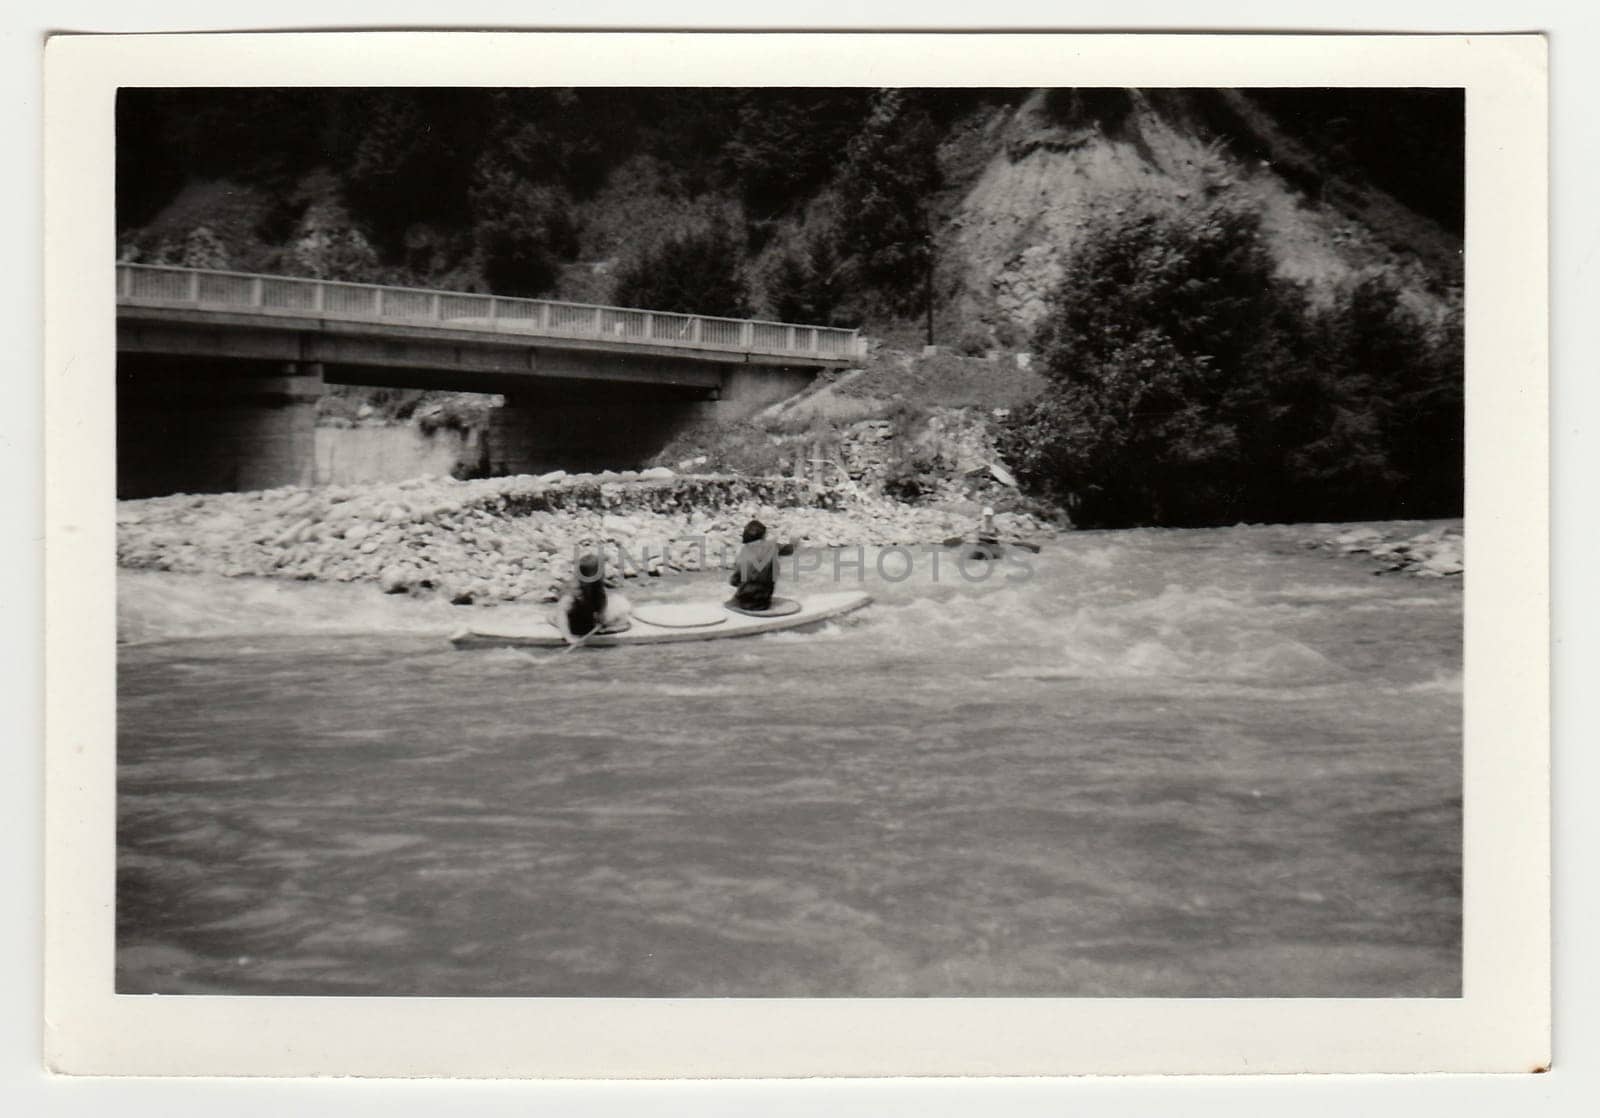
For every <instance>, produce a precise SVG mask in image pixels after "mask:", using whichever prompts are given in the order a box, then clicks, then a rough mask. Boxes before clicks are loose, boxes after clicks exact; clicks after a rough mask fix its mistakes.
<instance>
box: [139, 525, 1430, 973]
mask: <svg viewBox="0 0 1600 1118" xmlns="http://www.w3.org/2000/svg"><path fill="white" fill-rule="evenodd" d="M1419 527H1420V526H1419ZM1318 534H1319V533H1318V531H1317V530H1316V529H1314V528H1308V527H1305V526H1301V527H1297V528H1233V529H1218V530H1206V531H1160V530H1140V531H1129V532H1116V533H1091V532H1080V533H1073V534H1070V535H1067V536H1064V537H1062V538H1061V539H1060V540H1058V541H1057V542H1055V543H1052V544H1051V545H1050V546H1048V547H1047V548H1046V550H1045V551H1044V552H1043V553H1042V554H1041V555H1039V556H1037V557H1034V558H1033V559H1032V568H1033V577H1031V578H1020V577H1015V576H1018V575H1020V573H1021V572H1020V571H1019V570H1017V569H1016V568H1008V567H1005V566H999V565H996V569H995V572H994V574H993V576H992V577H991V578H990V579H989V580H987V581H985V582H981V583H969V582H967V581H965V580H964V579H963V578H961V577H960V575H959V574H958V573H957V572H956V571H955V570H954V569H953V567H952V566H951V565H950V563H949V560H948V559H946V560H945V562H944V565H943V566H942V567H941V569H940V571H939V572H938V577H937V578H935V577H934V575H933V572H932V570H931V563H930V560H929V558H928V557H927V556H924V555H919V556H918V557H917V562H916V568H915V573H914V574H913V575H912V576H911V577H909V578H906V579H904V580H903V581H899V582H891V581H888V580H886V579H884V578H881V577H879V575H878V574H877V573H876V572H875V571H874V570H873V565H872V562H871V559H870V558H869V560H868V567H867V573H866V576H865V580H864V585H865V588H866V589H868V590H870V591H871V592H872V593H873V595H874V597H875V599H876V600H875V604H874V605H873V606H871V607H870V608H869V609H867V610H865V611H863V612H862V613H859V614H856V615H854V616H852V617H849V618H845V619H843V620H841V621H839V622H837V623H833V624H830V625H828V626H827V627H825V628H823V629H821V630H820V631H816V632H809V633H782V634H772V635H768V636H763V637H755V638H749V639H744V640H734V641H723V642H707V643H694V644H682V645H670V646H657V647H636V648H631V649H630V648H623V649H609V650H601V649H582V650H578V651H577V652H574V653H572V654H566V653H562V652H555V653H549V652H521V651H511V650H500V651H477V652H458V651H454V650H452V649H451V648H450V646H449V645H448V644H447V643H446V642H445V641H444V639H443V637H444V635H445V634H447V633H448V632H449V631H450V630H451V629H452V628H454V627H456V626H459V625H460V624H462V623H464V622H465V621H466V620H468V619H471V618H474V617H477V618H483V617H487V616H489V613H488V612H487V611H482V610H478V609H474V608H472V607H465V608H463V607H451V606H448V605H444V604H441V603H437V602H424V601H417V600H412V599H406V598H384V597H382V596H380V595H378V594H377V593H376V592H375V591H374V590H372V589H371V588H370V587H362V586H356V585H324V584H311V583H283V582H271V581H265V580H249V579H235V580H227V579H221V578H215V579H212V578H201V577H193V576H178V575H170V574H155V573H146V572H136V571H124V572H121V575H120V579H119V599H120V611H119V612H120V616H119V626H120V629H121V637H122V639H123V641H124V642H125V643H124V644H123V645H122V646H121V648H120V657H119V681H118V706H119V740H118V743H117V769H118V828H117V837H118V857H117V866H118V877H117V884H118V897H117V925H118V954H117V960H118V971H117V974H118V990H119V991H120V992H123V993H138V992H161V993H242V994H365V995H375V994H394V995H454V996H468V995H491V996H513V995H556V996H660V995H688V996H694V995H711V996H781V995H808V996H832V995H853V996H915V995H1055V996H1124V995H1125V996H1270V995H1285V996H1287V995H1318V996H1334V995H1339V996H1361V995H1375V996H1389V995H1428V996H1454V995H1458V994H1459V992H1460V955H1461V587H1460V581H1459V580H1455V579H1451V580H1423V579H1414V578H1408V577H1403V576H1398V575H1390V576H1385V577H1374V575H1373V573H1372V566H1371V565H1370V564H1367V563H1364V562H1362V561H1360V560H1354V559H1341V558H1333V557H1330V556H1328V555H1327V554H1326V553H1321V554H1315V553H1311V552H1308V551H1306V550H1305V549H1304V548H1303V547H1302V546H1301V544H1300V541H1301V540H1303V539H1307V538H1312V537H1315V536H1317V535H1318ZM1324 534H1326V533H1324ZM903 567H904V564H903V563H901V562H898V561H896V562H890V563H888V564H887V566H886V569H887V571H888V573H889V574H891V575H898V574H900V573H901V570H902V569H903ZM826 573H827V567H826V564H824V567H823V571H822V572H820V573H814V574H806V575H804V576H802V579H801V582H800V584H799V585H794V584H793V583H791V584H790V585H788V586H787V587H785V590H786V591H787V592H790V593H794V592H799V593H804V591H805V590H806V589H807V588H808V587H814V588H815V589H818V590H822V589H834V588H835V587H834V585H833V584H832V582H831V580H826V579H824V577H823V576H824V575H825V574H826ZM844 574H845V577H846V579H847V585H850V586H853V585H855V582H854V579H855V572H854V571H849V570H847V571H845V572H844ZM1008 574H1009V575H1011V576H1014V577H1013V578H1012V579H1010V580H1008V579H1007V577H1006V576H1007V575H1008ZM719 582H720V580H719V579H715V578H713V576H711V575H709V574H708V575H704V576H698V577H696V578H692V579H683V580H678V581H675V582H671V583H670V584H669V583H664V582H663V583H656V582H651V583H648V584H641V585H638V586H630V590H629V592H630V594H631V595H632V596H633V597H634V599H635V600H636V601H639V600H644V599H646V598H663V599H672V600H686V599H694V598H706V597H709V596H711V595H714V594H718V593H720V586H719ZM523 608H525V607H509V606H508V607H500V608H499V609H498V610H496V611H493V615H494V616H495V617H496V618H497V619H498V618H503V617H505V616H506V615H507V614H508V613H512V612H515V611H519V610H522V609H523Z"/></svg>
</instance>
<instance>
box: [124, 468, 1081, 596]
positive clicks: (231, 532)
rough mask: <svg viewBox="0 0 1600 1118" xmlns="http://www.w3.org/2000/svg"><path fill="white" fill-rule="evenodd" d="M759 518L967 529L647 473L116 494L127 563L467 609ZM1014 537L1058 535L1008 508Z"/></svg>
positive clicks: (667, 564)
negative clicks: (593, 553) (593, 557)
mask: <svg viewBox="0 0 1600 1118" xmlns="http://www.w3.org/2000/svg"><path fill="white" fill-rule="evenodd" d="M752 516H756V517H760V518H761V519H762V520H763V521H765V522H766V523H767V524H769V525H770V526H771V528H772V530H773V534H774V535H775V536H776V537H777V538H779V539H792V540H794V541H795V542H797V543H799V544H800V545H801V546H805V547H853V546H856V545H858V544H859V545H864V546H889V545H894V544H899V545H904V546H919V545H926V544H932V543H939V542H941V541H942V540H944V539H946V538H948V537H951V536H954V535H961V534H963V533H965V532H966V531H968V530H969V529H971V528H972V525H973V521H972V517H971V516H970V515H967V514H966V513H965V512H963V511H955V510H952V509H940V508H929V507H916V506H911V505H906V504H901V503H898V502H894V501H889V500H883V499H877V498H870V497H859V496H855V497H848V498H847V497H845V496H843V495H841V494H840V493H838V492H837V491H833V490H829V489H825V488H820V487H818V486H814V485H811V484H809V483H807V482H804V481H800V480H797V479H794V478H761V477H743V476H727V475H680V474H674V473H673V472H672V471H671V470H667V469H655V470H646V471H643V472H642V473H634V472H626V473H609V472H608V473H602V474H589V475H568V474H566V473H563V472H560V471H558V472H556V473H552V474H546V475H543V476H540V477H529V476H522V477H502V478H485V479H481V480H475V481H455V480H451V479H447V478H417V479H412V480H409V481H403V482H398V483H394V484H387V485H368V486H327V487H322V488H299V487H294V486H287V487H284V488H280V489H271V490H263V491H259V492H251V493H218V494H205V495H197V494H178V495H175V496H171V497H154V498H149V499H145V500H137V501H123V502H121V503H120V504H119V506H118V510H117V562H118V564H119V565H120V566H123V567H132V568H143V569H153V570H165V571H180V572H189V573H206V574H220V575H224V576H229V577H236V576H257V577H268V578H289V579H318V580H326V581H338V582H357V581H365V582H371V583H375V584H376V585H377V586H379V587H380V588H382V589H383V590H384V591H385V592H388V593H415V594H437V595H442V596H444V597H446V598H448V599H449V600H450V601H453V602H456V603H458V604H463V605H465V604H474V603H476V604H484V605H489V604H494V603H496V602H515V601H540V600H547V599H549V598H551V597H552V596H553V589H554V588H555V587H556V586H558V585H559V584H560V583H561V582H562V581H564V580H565V579H566V578H567V577H569V575H570V572H571V565H572V562H573V559H574V556H575V555H576V554H578V553H579V552H580V551H582V550H587V549H596V548H598V549H601V550H603V551H604V552H605V553H606V554H607V557H608V569H609V570H611V571H612V572H613V573H614V574H615V575H617V576H619V577H622V578H638V577H653V576H660V575H663V574H667V573H670V572H674V571H694V570H700V569H703V568H705V567H707V566H710V567H715V566H719V565H721V563H722V562H723V561H724V557H725V556H731V555H732V554H733V553H734V551H736V550H737V548H738V545H739V533H740V530H741V529H742V527H743V525H744V522H745V521H746V520H747V519H749V518H750V517H752ZM997 527H998V528H999V529H1000V531H1001V533H1002V534H1003V535H1005V536H1007V537H1021V538H1037V537H1040V536H1045V535H1049V534H1051V532H1052V529H1050V528H1049V527H1048V526H1046V525H1043V524H1041V523H1039V522H1037V521H1035V520H1034V519H1033V518H1031V517H1029V516H1026V515H1022V514H1002V515H1001V516H1000V517H998V518H997Z"/></svg>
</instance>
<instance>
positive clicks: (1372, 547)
mask: <svg viewBox="0 0 1600 1118" xmlns="http://www.w3.org/2000/svg"><path fill="white" fill-rule="evenodd" d="M1464 544H1465V540H1464V537H1463V535H1462V530H1461V526H1460V525H1456V524H1447V525H1443V526H1440V527H1436V528H1429V529H1428V530H1427V531H1424V532H1417V533H1415V534H1413V535H1405V534H1404V533H1401V532H1397V531H1395V530H1390V531H1388V532H1385V531H1383V530H1381V529H1378V528H1372V527H1361V528H1351V529H1349V530H1347V531H1344V532H1340V533H1339V534H1338V535H1336V536H1333V537H1331V538H1328V539H1316V540H1307V541H1306V543H1305V545H1306V546H1307V547H1310V548H1319V549H1326V550H1329V551H1333V552H1336V553H1337V554H1339V555H1365V556H1370V557H1371V558H1372V559H1375V560H1377V562H1378V563H1379V567H1378V570H1376V571H1375V572H1373V573H1374V574H1384V573H1388V572H1400V573H1404V574H1410V575H1417V576H1419V577H1421V578H1445V577H1447V576H1450V575H1459V574H1461V573H1462V572H1463V571H1464V570H1465V569H1466V564H1465V555H1464Z"/></svg>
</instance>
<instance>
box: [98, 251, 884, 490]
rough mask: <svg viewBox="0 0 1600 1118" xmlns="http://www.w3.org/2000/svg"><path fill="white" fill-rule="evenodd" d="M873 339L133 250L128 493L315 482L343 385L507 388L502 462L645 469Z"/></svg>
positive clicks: (121, 327) (127, 365) (120, 314)
mask: <svg viewBox="0 0 1600 1118" xmlns="http://www.w3.org/2000/svg"><path fill="white" fill-rule="evenodd" d="M862 349H863V342H862V339H861V337H860V336H859V334H858V333H857V332H856V331H853V330H839V329H833V328H830V327H823V326H808V325H800V324H791V323H780V322H762V321H755V320H741V319H728V318H715V317H710V316H703V315H684V314H669V313H664V312H660V311H648V310H639V309H634V308H627V307H609V306H598V305H592V304H579V303H565V302H556V301H551V300H543V299H514V298H506V297H503V296H493V295H479V294H472V293H466V292H451V291H432V290H420V289H415V288H400V287H384V286H378V285H373V284H354V283H338V282H332V281H325V280H313V279H297V278H291V277H285V276H266V275H252V274H246V273H239V272H220V271H206V270H201V269H194V268H169V267H156V266H150V265H140V264H119V265H118V266H117V381H118V413H117V415H118V493H119V495H120V496H125V497H127V496H148V495H153V494H156V493H165V492H175V491H180V490H189V491H217V490H227V489H256V488H267V487H271V486H274V485H282V484H288V483H297V484H307V483H309V482H310V480H311V477H312V469H313V461H314V451H313V449H312V448H313V445H314V439H315V431H314V427H315V408H314V406H313V405H314V404H315V402H316V399H317V398H318V397H319V396H320V395H321V393H322V391H323V386H324V385H325V384H329V383H333V384H358V385H375V386H392V387H400V388H438V389H452V390H457V391H467V392H488V393H498V394H501V395H504V396H505V397H506V406H505V407H504V408H500V409H497V411H496V413H495V419H494V423H493V425H492V427H491V430H490V431H489V432H487V433H485V436H484V446H483V457H484V462H483V466H484V468H487V469H489V470H490V471H491V472H495V473H521V472H540V471H543V470H546V469H550V468H554V467H557V466H561V467H567V468H582V469H589V468H600V467H613V468H622V467H628V466H633V465H637V464H638V463H639V462H640V461H642V460H643V459H646V458H648V457H650V456H651V455H652V454H653V453H655V452H656V450H658V449H659V448H660V447H661V446H662V445H663V444H665V442H666V441H667V440H669V439H670V438H671V437H672V435H673V434H675V433H676V432H677V431H679V430H681V429H682V428H683V427H684V426H685V425H686V424H687V423H690V422H693V421H695V420H697V419H705V418H718V419H724V420H726V419H735V418H738V417H740V416H741V415H744V414H748V413H750V412H752V411H754V410H756V409H758V408H760V407H763V406H765V405H766V404H769V403H772V402H774V401H776V400H779V399H783V398H785V397H787V396H790V395H793V394H794V393H795V392H797V391H799V390H800V389H802V388H804V387H805V386H806V385H807V384H808V383H809V382H810V380H811V378H812V377H814V376H815V375H816V374H817V372H819V371H820V370H822V369H827V368H843V367H846V366H848V365H851V364H853V363H855V362H856V361H858V360H859V357H860V355H861V353H862Z"/></svg>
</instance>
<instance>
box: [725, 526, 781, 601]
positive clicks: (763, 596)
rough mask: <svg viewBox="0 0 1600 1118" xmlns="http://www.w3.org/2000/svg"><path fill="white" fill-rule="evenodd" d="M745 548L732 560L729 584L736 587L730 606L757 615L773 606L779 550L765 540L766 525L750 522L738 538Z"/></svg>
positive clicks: (771, 542)
mask: <svg viewBox="0 0 1600 1118" xmlns="http://www.w3.org/2000/svg"><path fill="white" fill-rule="evenodd" d="M741 539H742V541H743V543H744V546H743V547H741V548H739V554H738V555H736V556H735V557H734V560H733V575H732V577H731V578H729V579H728V582H729V584H730V585H732V586H734V587H737V589H736V590H735V591H734V594H733V604H734V605H736V606H738V607H739V608H740V609H742V610H751V611H754V612H757V613H759V612H760V611H761V610H764V609H768V608H770V607H771V605H772V592H773V590H774V589H775V588H776V587H777V583H778V554H779V551H780V548H779V547H778V545H777V544H776V543H774V542H773V541H771V540H769V539H767V526H766V525H765V524H763V523H761V521H759V520H752V521H750V523H748V524H746V525H745V526H744V532H743V534H742V535H741Z"/></svg>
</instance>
